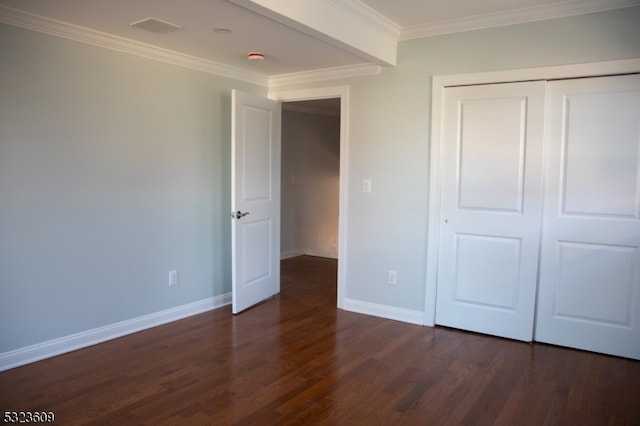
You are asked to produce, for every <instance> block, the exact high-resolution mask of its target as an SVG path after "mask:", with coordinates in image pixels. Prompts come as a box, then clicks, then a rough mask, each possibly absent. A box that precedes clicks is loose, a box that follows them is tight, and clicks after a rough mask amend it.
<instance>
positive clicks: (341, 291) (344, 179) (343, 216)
mask: <svg viewBox="0 0 640 426" xmlns="http://www.w3.org/2000/svg"><path fill="white" fill-rule="evenodd" d="M269 98H270V99H274V100H277V101H280V102H293V101H309V100H314V99H330V98H340V196H339V197H340V200H339V201H338V202H339V204H338V205H339V207H338V208H339V212H340V213H339V217H338V292H337V293H338V301H337V305H338V308H343V306H344V300H345V294H346V285H347V284H346V277H347V235H348V234H347V223H348V211H347V200H348V187H349V185H348V182H349V124H350V121H349V113H350V109H349V86H337V87H321V88H315V89H304V90H285V91H277V90H269Z"/></svg>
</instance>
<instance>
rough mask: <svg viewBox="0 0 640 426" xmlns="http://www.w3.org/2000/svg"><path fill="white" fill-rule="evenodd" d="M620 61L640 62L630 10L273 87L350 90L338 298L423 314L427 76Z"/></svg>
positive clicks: (637, 29) (504, 31)
mask: <svg viewBox="0 0 640 426" xmlns="http://www.w3.org/2000/svg"><path fill="white" fill-rule="evenodd" d="M627 58H640V8H638V7H636V8H627V9H620V10H615V11H609V12H603V13H597V14H590V15H581V16H575V17H570V18H564V19H556V20H548V21H541V22H533V23H528V24H521V25H512V26H505V27H501V28H493V29H485V30H478V31H470V32H465V33H456V34H449V35H443V36H437V37H431V38H426V39H417V40H410V41H405V42H402V43H400V46H399V52H398V66H397V67H395V68H391V67H388V68H383V70H382V71H381V73H380V74H379V75H376V76H369V77H361V78H350V79H341V80H333V81H325V82H319V83H309V84H299V85H292V86H289V87H282V88H280V87H279V88H278V91H280V90H289V89H291V90H293V89H307V88H312V87H333V86H340V85H349V86H350V122H349V129H350V136H349V152H348V158H349V165H348V169H349V171H348V177H349V181H348V194H349V201H348V203H347V215H348V216H347V240H348V244H347V253H346V259H347V264H346V279H345V282H346V285H345V287H346V297H347V298H350V299H355V300H358V301H364V302H371V303H375V304H380V305H386V306H390V307H394V308H402V309H408V310H413V311H416V312H421V311H423V309H424V294H425V293H424V290H425V280H426V265H427V264H426V259H427V255H428V253H427V220H428V215H429V206H428V199H429V162H430V158H429V152H430V130H431V124H430V117H431V78H432V77H433V76H434V75H443V74H461V73H470V72H482V71H494V70H504V69H515V68H527V67H541V66H552V65H561V64H574V63H582V62H593V61H604V60H614V59H627ZM365 178H370V179H371V181H372V193H371V194H369V195H365V194H362V192H361V183H362V179H365ZM388 270H395V271H397V272H398V275H397V285H395V286H389V285H388V284H387V271H388Z"/></svg>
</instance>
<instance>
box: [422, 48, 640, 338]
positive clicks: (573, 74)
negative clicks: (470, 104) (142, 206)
mask: <svg viewBox="0 0 640 426" xmlns="http://www.w3.org/2000/svg"><path fill="white" fill-rule="evenodd" d="M638 72H640V58H634V59H624V60H617V61H604V62H590V63H583V64H574V65H559V66H551V67H540V68H526V69H516V70H504V71H490V72H482V73H470V74H451V75H435V76H433V78H432V96H431V150H430V172H429V215H428V218H427V219H428V222H427V271H426V280H425V301H424V318H423V323H424V325H427V326H431V327H432V326H434V325H435V320H436V293H437V285H438V260H439V259H438V251H439V245H440V223H441V207H442V206H441V196H442V193H441V188H442V186H441V183H442V171H443V170H442V157H441V156H442V150H441V144H442V143H443V141H442V120H443V119H444V114H443V101H444V90H445V89H446V88H447V87H451V86H463V85H476V84H493V83H512V82H520V81H531V80H554V79H567V78H581V77H597V76H604V75H615V74H630V73H638Z"/></svg>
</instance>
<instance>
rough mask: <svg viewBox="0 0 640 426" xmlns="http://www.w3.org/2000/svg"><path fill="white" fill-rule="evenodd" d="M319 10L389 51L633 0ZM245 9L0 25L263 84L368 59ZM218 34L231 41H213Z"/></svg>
mask: <svg viewBox="0 0 640 426" xmlns="http://www.w3.org/2000/svg"><path fill="white" fill-rule="evenodd" d="M257 1H258V2H259V1H262V3H269V1H270V0H257ZM301 1H309V2H314V1H319V0H296V5H299V4H301V3H299V2H301ZM322 1H325V2H327V3H324V4H325V5H326V4H328V3H331V4H334V5H340V7H343V9H341V10H347V9H345V8H346V7H348V10H349V11H350V12H349V13H353V14H355V15H361V17H364V18H362V19H361V20H360V21H367V22H374V21H375V23H376V25H382V26H384V28H385V31H387V33H388V34H391V36H392V37H394V43H396V44H397V42H398V41H401V40H407V39H411V38H418V37H426V36H431V35H435V34H442V33H446V32H456V31H463V30H466V29H474V28H484V27H490V26H499V25H507V24H510V23H514V22H524V21H531V20H539V19H547V18H551V17H556V16H567V15H575V14H580V13H588V12H592V11H599V10H606V9H614V8H620V7H628V6H633V5H637V4H640V0H569V1H567V0H482V1H478V0H359V1H358V0H322ZM252 2H256V0H180V1H178V0H0V22H5V23H9V24H13V25H17V26H22V27H25V28H30V29H36V30H39V31H43V32H49V33H52V34H55V35H62V36H66V37H68V38H75V39H76V40H80V41H87V40H85V39H88V40H89V42H92V41H94V44H99V45H104V46H105V47H110V46H112V45H113V44H114V43H115V45H123V44H126V43H128V44H129V45H130V46H131V45H135V46H136V49H138V50H140V51H148V52H150V51H152V50H154V51H155V52H156V54H160V55H164V56H166V57H171V55H174V54H177V55H180V57H181V58H182V59H184V60H189V61H192V62H193V63H198V64H207V63H209V64H214V65H221V64H224V66H225V67H228V69H227V71H229V73H231V74H233V72H234V70H235V71H239V72H243V73H248V74H247V75H249V74H250V75H256V76H267V77H268V76H278V75H290V74H292V73H301V72H309V71H311V70H318V69H326V68H336V69H337V68H345V69H348V68H349V67H357V66H362V64H370V63H371V60H370V58H369V57H367V55H362V54H359V52H358V51H357V50H353V49H347V48H344V47H345V44H343V45H340V44H339V43H332V42H331V40H330V39H329V38H326V37H321V36H319V32H318V31H305V27H304V25H291V24H289V25H287V21H286V20H279V19H273V15H269V14H264V13H260V12H259V11H258V12H256V11H254V10H255V9H254V10H250V8H247V7H245V6H246V4H248V3H252ZM273 3H278V1H274V2H273ZM280 3H282V1H280ZM291 4H293V3H291ZM149 17H153V18H156V19H159V20H162V21H167V22H169V23H172V24H176V25H178V26H180V27H182V28H181V29H178V30H176V31H172V32H169V33H165V34H158V33H154V32H149V31H145V30H142V29H140V28H136V27H132V26H131V25H130V23H132V22H135V21H139V20H142V19H144V18H149ZM330 19H331V17H329V20H330ZM288 22H289V23H291V22H292V21H288ZM354 22H355V21H354ZM216 28H223V29H230V30H231V32H229V33H218V32H216V31H214V29H216ZM320 35H321V34H320ZM83 37H84V38H83ZM328 40H329V41H328ZM109 43H111V45H109ZM121 50H125V49H121ZM251 51H260V52H264V53H265V56H266V58H265V60H263V61H249V60H247V53H248V52H251Z"/></svg>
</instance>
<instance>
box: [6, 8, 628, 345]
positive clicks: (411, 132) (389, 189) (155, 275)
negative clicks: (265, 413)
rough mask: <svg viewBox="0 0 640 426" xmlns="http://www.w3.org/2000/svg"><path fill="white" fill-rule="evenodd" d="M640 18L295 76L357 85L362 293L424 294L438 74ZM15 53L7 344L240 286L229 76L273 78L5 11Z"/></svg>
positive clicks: (423, 47)
mask: <svg viewBox="0 0 640 426" xmlns="http://www.w3.org/2000/svg"><path fill="white" fill-rule="evenodd" d="M639 23H640V8H629V9H621V10H617V11H611V12H604V13H598V14H592V15H583V16H576V17H572V18H565V19H558V20H551V21H546V22H535V23H529V24H522V25H514V26H508V27H502V28H495V29H487V30H481V31H474V32H468V33H458V34H451V35H444V36H439V37H432V38H429V39H421V40H412V41H406V42H403V43H401V44H400V47H399V56H398V66H397V67H395V68H385V69H383V71H382V72H381V73H380V75H378V76H370V77H362V78H354V79H343V80H333V81H326V82H322V83H314V84H308V85H297V86H292V87H291V88H305V87H320V86H340V85H345V84H348V85H350V86H351V89H350V122H349V123H348V124H349V129H350V135H349V141H350V142H349V143H350V145H349V149H350V152H349V165H348V167H349V182H348V186H349V188H348V190H349V201H348V205H347V209H348V223H347V228H348V235H347V239H348V247H347V256H346V259H347V265H346V280H345V281H346V282H345V287H346V296H347V297H349V298H353V299H358V300H362V301H368V302H373V303H379V304H383V305H388V306H392V307H399V308H405V309H411V310H422V309H423V305H424V285H425V272H426V271H425V268H426V256H427V252H426V240H427V226H426V224H427V216H428V213H429V209H428V203H427V200H428V183H429V182H428V175H429V131H430V122H429V120H430V116H431V106H430V105H431V104H430V103H431V77H432V76H433V75H439V74H453V73H464V72H480V71H492V70H500V69H512V68H524V67H538V66H548V65H559V64H572V63H580V62H591V61H603V60H612V59H625V58H633V57H640V25H639ZM0 52H2V56H1V60H0V271H2V273H0V337H1V338H0V353H2V352H5V351H9V350H12V349H16V348H21V347H24V346H27V345H31V344H35V343H38V342H43V341H46V340H49V339H53V338H57V337H62V336H66V335H69V334H72V333H76V332H79V331H83V330H89V329H92V328H96V327H100V326H104V325H107V324H111V323H115V322H118V321H122V320H126V319H129V318H135V317H138V316H141V315H145V314H148V313H152V312H157V311H160V310H163V309H167V308H170V307H173V306H179V305H182V304H185V303H189V302H192V301H196V300H201V299H205V298H207V297H211V296H214V295H219V294H223V293H226V292H228V291H230V284H229V277H230V269H229V268H230V266H229V263H230V256H229V246H230V242H229V240H230V231H229V222H228V220H227V216H226V215H227V214H228V211H229V208H230V203H229V198H230V194H229V180H230V178H229V170H230V166H229V159H230V148H229V134H230V127H229V121H230V89H231V88H240V89H243V90H246V91H250V92H253V93H257V94H264V93H265V90H264V89H261V88H257V87H254V86H250V85H247V84H243V83H240V82H234V81H232V80H227V79H223V78H216V77H213V76H210V75H206V74H203V73H199V72H196V71H190V70H186V69H182V68H179V67H175V66H171V65H165V64H160V63H156V62H153V61H149V60H146V59H142V58H137V57H133V56H129V55H126V54H122V53H118V52H113V51H108V50H103V49H100V48H96V47H92V46H87V45H82V44H77V43H75V42H71V41H66V40H62V39H58V38H54V37H49V36H45V35H42V34H38V33H34V32H29V31H25V30H20V29H16V28H13V27H9V26H4V25H0ZM363 178H370V179H371V180H372V184H373V188H372V189H373V193H372V194H370V195H364V194H362V193H361V192H360V185H361V181H362V179H363ZM174 268H177V269H179V271H180V285H178V286H176V287H172V288H169V287H168V276H167V275H168V274H167V273H168V271H169V270H170V269H174ZM388 269H394V270H396V271H398V284H397V285H396V286H394V287H391V286H389V285H387V283H386V280H387V274H386V271H387V270H388Z"/></svg>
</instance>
